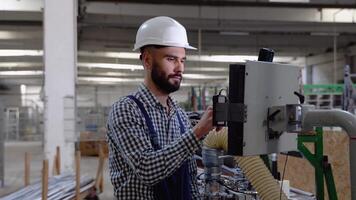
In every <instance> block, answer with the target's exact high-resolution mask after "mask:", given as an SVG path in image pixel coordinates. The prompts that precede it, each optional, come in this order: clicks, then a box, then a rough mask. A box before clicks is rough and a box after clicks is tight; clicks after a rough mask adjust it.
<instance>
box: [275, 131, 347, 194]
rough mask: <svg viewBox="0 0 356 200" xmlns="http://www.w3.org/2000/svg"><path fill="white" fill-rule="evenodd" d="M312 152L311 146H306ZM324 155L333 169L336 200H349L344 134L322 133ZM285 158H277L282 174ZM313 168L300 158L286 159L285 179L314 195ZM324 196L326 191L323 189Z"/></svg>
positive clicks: (345, 139) (345, 136)
mask: <svg viewBox="0 0 356 200" xmlns="http://www.w3.org/2000/svg"><path fill="white" fill-rule="evenodd" d="M306 146H308V148H309V149H310V150H312V152H313V147H312V145H306ZM324 155H327V156H328V158H329V162H330V163H331V166H332V169H333V175H334V180H335V185H336V191H337V194H338V199H351V190H350V161H349V160H350V159H349V138H348V136H347V134H346V133H345V132H341V131H324ZM284 163H285V156H283V155H279V157H278V170H279V172H280V173H281V176H282V172H283V167H284ZM314 177H315V176H314V168H313V167H312V166H311V164H310V163H309V162H308V161H307V160H306V159H302V158H296V157H291V156H289V157H288V162H287V168H286V170H285V178H284V179H287V180H290V184H291V186H292V187H296V188H299V189H302V190H305V191H308V192H312V193H314V194H315V180H314ZM325 196H327V190H326V187H325Z"/></svg>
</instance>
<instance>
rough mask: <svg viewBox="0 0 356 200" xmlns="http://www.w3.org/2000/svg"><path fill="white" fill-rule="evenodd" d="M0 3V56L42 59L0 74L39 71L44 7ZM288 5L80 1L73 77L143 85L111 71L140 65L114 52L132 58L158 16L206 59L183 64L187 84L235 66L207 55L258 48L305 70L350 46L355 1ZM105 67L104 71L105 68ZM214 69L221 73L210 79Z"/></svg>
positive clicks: (355, 36)
mask: <svg viewBox="0 0 356 200" xmlns="http://www.w3.org/2000/svg"><path fill="white" fill-rule="evenodd" d="M2 1H4V2H3V3H2V5H3V6H2V5H0V10H1V15H0V49H3V50H8V49H12V50H16V51H18V50H31V51H33V50H34V51H38V52H39V53H37V54H36V53H35V55H26V53H24V54H21V53H20V54H18V55H17V54H13V55H6V54H3V55H1V54H0V56H1V57H0V66H1V69H0V70H1V71H6V70H9V69H11V70H25V69H26V70H27V71H31V70H37V71H38V70H39V71H41V70H42V69H43V65H42V58H41V56H42V53H41V50H42V46H43V27H42V22H43V19H42V10H43V1H41V0H27V1H24V0H22V1H21V0H20V1H14V0H2ZM290 2H292V1H289V3H285V2H283V1H282V0H274V2H272V0H271V2H270V1H267V0H258V1H253V0H244V1H237V0H236V1H234V0H230V1H226V0H222V1H220V0H219V1H217V0H209V1H206V0H196V1H188V0H182V1H178V0H165V1H163V0H154V1H147V0H130V1H128V0H79V6H78V50H79V53H78V62H79V63H78V68H79V70H78V74H79V76H81V77H94V76H97V77H117V78H120V77H132V78H139V77H142V72H140V71H139V70H138V71H136V73H131V74H130V76H128V73H127V71H125V69H123V68H122V66H121V67H117V65H115V67H112V66H113V64H121V65H125V64H128V65H132V66H135V65H139V64H140V63H139V62H138V61H137V59H136V58H137V55H135V54H128V56H127V55H126V56H121V57H120V56H110V55H113V53H115V52H116V53H118V52H121V53H126V52H127V53H130V52H131V50H132V47H133V43H134V39H135V38H134V37H135V34H136V30H137V28H138V26H139V25H140V24H141V23H142V22H144V21H145V20H146V19H148V18H150V17H152V16H157V15H167V16H171V17H174V18H176V19H177V20H178V21H180V22H181V23H182V24H183V25H184V26H186V28H187V30H188V36H189V40H190V43H191V45H193V46H196V47H198V48H199V51H196V52H189V54H192V55H193V56H198V55H201V56H205V57H206V58H207V59H206V60H201V59H200V60H199V59H195V60H194V59H192V60H191V61H190V62H189V63H188V64H189V65H190V67H191V68H192V70H191V71H190V72H189V73H191V74H193V76H192V77H196V76H195V75H196V74H200V75H205V76H209V75H212V74H214V75H218V76H223V75H226V73H227V72H226V67H227V66H228V63H229V62H233V61H234V60H233V59H232V60H231V61H230V60H229V59H226V60H221V61H222V62H211V58H210V57H208V56H209V55H227V56H228V55H230V56H236V55H239V56H251V55H252V56H253V55H257V53H258V50H259V49H260V48H261V47H269V48H272V49H274V50H275V51H276V56H280V57H281V58H280V59H281V61H282V62H287V63H288V62H289V63H290V62H292V63H295V64H298V65H301V66H303V65H305V63H303V58H305V57H306V56H310V55H318V54H322V53H325V52H330V51H332V50H333V47H334V46H335V45H336V46H337V48H338V49H339V50H340V51H343V50H345V49H348V48H351V47H353V46H354V45H355V43H356V26H355V22H356V1H355V0H339V1H337V0H310V1H307V0H304V1H303V3H290ZM353 49H354V48H353ZM14 52H15V51H14ZM0 53H1V51H0ZM224 61H225V62H224ZM236 61H237V60H236ZM98 63H100V64H101V65H100V66H104V67H95V66H96V65H97V66H99V64H98ZM105 63H106V64H108V65H103V64H105ZM110 64H111V65H110ZM88 66H89V67H88ZM105 66H109V67H105ZM202 66H204V68H203V67H202ZM216 67H218V68H221V71H220V72H216V71H213V69H214V68H216ZM194 69H195V70H194ZM34 74H35V75H32V76H26V80H31V77H33V78H38V77H41V76H42V75H41V74H39V73H37V74H36V73H34ZM131 75H132V76H131ZM0 77H3V78H6V79H11V77H13V76H6V77H5V75H1V73H0ZM82 80H86V79H82ZM35 82H36V81H34V82H31V83H35ZM201 82H202V80H201V79H194V78H193V79H192V81H191V83H197V84H200V83H201ZM29 83H30V82H29ZM81 83H83V84H85V83H86V82H85V81H81Z"/></svg>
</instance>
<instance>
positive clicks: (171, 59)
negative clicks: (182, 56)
mask: <svg viewBox="0 0 356 200" xmlns="http://www.w3.org/2000/svg"><path fill="white" fill-rule="evenodd" d="M167 60H168V61H174V60H175V59H174V58H171V57H168V58H167Z"/></svg>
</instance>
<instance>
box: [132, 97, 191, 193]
mask: <svg viewBox="0 0 356 200" xmlns="http://www.w3.org/2000/svg"><path fill="white" fill-rule="evenodd" d="M128 97H129V98H130V99H132V100H133V101H134V102H135V103H136V104H137V106H138V107H139V109H140V110H141V113H142V114H143V116H144V118H145V121H146V125H147V127H148V131H149V136H150V140H151V143H152V146H153V148H154V149H155V150H159V149H161V147H160V146H159V144H158V135H157V133H156V131H155V130H154V127H153V123H152V121H151V118H150V117H149V116H148V113H147V111H146V109H145V108H144V106H143V104H142V103H141V102H140V101H139V100H138V99H137V98H135V97H134V96H132V95H129V96H128ZM177 118H178V121H179V125H180V127H179V128H180V132H181V134H183V133H184V132H185V127H184V125H183V121H182V119H181V117H180V115H179V113H178V112H177ZM153 194H154V198H155V200H191V199H192V197H191V180H190V175H189V167H188V161H185V162H184V163H183V164H182V165H181V166H180V167H179V168H178V169H177V170H176V171H175V172H174V173H173V174H172V175H171V176H169V177H167V178H165V179H163V180H162V181H160V182H159V183H157V184H155V185H154V186H153Z"/></svg>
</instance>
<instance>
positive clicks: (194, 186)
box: [189, 158, 200, 200]
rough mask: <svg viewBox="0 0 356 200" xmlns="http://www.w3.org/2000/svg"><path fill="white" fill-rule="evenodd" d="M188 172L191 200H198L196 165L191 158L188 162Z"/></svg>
mask: <svg viewBox="0 0 356 200" xmlns="http://www.w3.org/2000/svg"><path fill="white" fill-rule="evenodd" d="M189 172H190V175H191V180H192V184H191V191H192V199H194V200H197V199H200V194H199V188H198V182H197V163H196V161H195V159H193V158H191V159H190V161H189Z"/></svg>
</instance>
